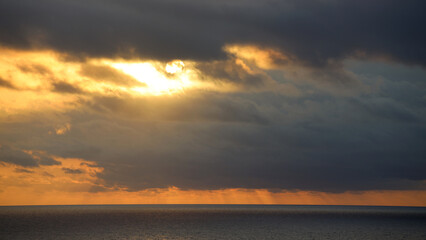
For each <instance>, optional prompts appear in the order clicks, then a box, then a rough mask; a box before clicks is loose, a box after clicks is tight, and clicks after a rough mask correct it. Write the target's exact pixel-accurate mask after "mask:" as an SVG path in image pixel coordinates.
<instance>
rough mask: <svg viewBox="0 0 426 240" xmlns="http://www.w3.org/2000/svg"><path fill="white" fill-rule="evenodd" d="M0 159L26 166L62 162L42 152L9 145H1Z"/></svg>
mask: <svg viewBox="0 0 426 240" xmlns="http://www.w3.org/2000/svg"><path fill="white" fill-rule="evenodd" d="M0 161H1V162H6V163H13V164H16V165H19V166H24V167H36V166H39V165H47V166H49V165H58V164H60V162H58V161H56V160H54V159H53V158H52V157H50V156H48V155H46V154H44V153H42V152H32V151H29V152H28V151H23V150H20V149H16V148H13V147H9V146H7V145H0Z"/></svg>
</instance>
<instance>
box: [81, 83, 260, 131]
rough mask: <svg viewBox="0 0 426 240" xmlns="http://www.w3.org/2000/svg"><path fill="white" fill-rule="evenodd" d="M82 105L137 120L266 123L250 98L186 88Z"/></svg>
mask: <svg viewBox="0 0 426 240" xmlns="http://www.w3.org/2000/svg"><path fill="white" fill-rule="evenodd" d="M84 105H85V106H87V107H88V108H90V109H91V110H94V111H96V112H99V113H103V114H108V115H109V114H112V115H116V116H119V117H124V118H133V119H139V120H141V119H143V120H150V121H153V120H154V121H192V122H197V121H198V122H212V121H213V122H214V121H219V122H242V123H244V122H246V123H254V124H265V123H267V122H268V119H267V118H266V117H264V116H262V113H261V112H259V109H258V108H257V106H256V105H254V104H253V103H252V102H250V101H246V100H244V99H239V98H233V97H232V96H230V97H226V96H223V95H222V94H217V93H209V92H203V91H201V92H198V91H192V92H191V91H188V93H187V94H186V95H185V97H182V98H179V97H177V98H175V97H168V96H163V97H156V98H152V97H124V98H123V97H105V96H98V97H94V98H93V99H91V100H89V101H86V102H84Z"/></svg>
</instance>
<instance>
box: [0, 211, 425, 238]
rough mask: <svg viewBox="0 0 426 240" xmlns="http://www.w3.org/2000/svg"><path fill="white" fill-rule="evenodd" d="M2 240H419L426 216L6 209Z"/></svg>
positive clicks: (402, 213) (1, 223) (414, 213)
mask: <svg viewBox="0 0 426 240" xmlns="http://www.w3.org/2000/svg"><path fill="white" fill-rule="evenodd" d="M0 239H7V240H9V239H25V240H27V239H55V240H56V239H77V240H79V239H230V240H232V239H309V240H311V239H342V240H345V239H362V240H368V239H374V240H381V239H419V240H426V208H420V207H372V206H369V207H366V206H294V205H87V206H6V207H0Z"/></svg>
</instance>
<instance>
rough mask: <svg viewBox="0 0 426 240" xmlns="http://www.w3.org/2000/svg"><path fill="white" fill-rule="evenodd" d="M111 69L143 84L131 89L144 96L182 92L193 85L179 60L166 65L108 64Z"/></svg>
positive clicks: (139, 63)
mask: <svg viewBox="0 0 426 240" xmlns="http://www.w3.org/2000/svg"><path fill="white" fill-rule="evenodd" d="M107 64H108V65H110V66H111V67H113V68H115V69H117V70H120V71H122V72H123V73H125V74H128V75H130V76H132V77H134V78H135V79H136V80H138V81H140V82H142V83H145V84H146V86H144V87H135V88H132V90H133V91H136V92H138V93H140V94H144V95H164V94H173V93H177V92H182V91H183V90H184V89H186V88H189V87H191V86H192V85H193V83H192V82H191V81H190V80H189V70H185V69H184V66H185V64H184V63H183V62H182V61H181V60H174V61H171V62H169V63H167V64H166V66H165V67H164V68H161V67H159V66H164V64H163V65H162V64H158V63H151V62H108V63H107Z"/></svg>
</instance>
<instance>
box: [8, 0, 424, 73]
mask: <svg viewBox="0 0 426 240" xmlns="http://www.w3.org/2000/svg"><path fill="white" fill-rule="evenodd" d="M425 7H426V3H425V2H424V1H421V0H408V1H402V0H400V1H398V0H391V1H389V0H373V1H355V0H344V1H313V0H310V1H293V0H289V1H272V0H271V1H251V0H246V1H199V0H197V1H195V0H184V1H171V0H161V1H158V0H155V1H153V0H152V1H151V0H145V1H133V0H125V1H97V0H91V1H53V0H40V1H30V0H22V1H13V0H2V1H0V32H1V34H0V42H1V43H2V44H3V45H6V46H12V47H19V48H31V47H38V48H43V47H46V48H54V49H57V50H59V51H65V52H68V53H71V54H75V55H80V56H98V57H105V56H106V57H111V56H117V55H119V56H123V57H142V58H154V59H163V60H164V59H166V60H171V59H176V58H178V59H218V58H223V57H224V53H223V51H222V47H223V46H224V45H225V44H228V43H242V44H244V43H248V44H257V45H261V46H270V47H275V48H278V49H280V50H281V51H283V52H284V53H285V54H287V55H288V56H290V57H291V59H293V60H294V61H297V62H299V63H302V64H307V65H312V66H324V65H327V64H329V63H330V62H336V61H337V62H338V61H340V60H341V59H344V58H346V57H349V56H352V55H357V56H367V57H386V58H388V59H393V60H395V61H400V62H403V63H407V64H419V65H422V66H425V65H426V47H425V45H424V42H426V33H425V31H424V30H423V28H422V26H425V25H426V18H425V17H424V9H425Z"/></svg>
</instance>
